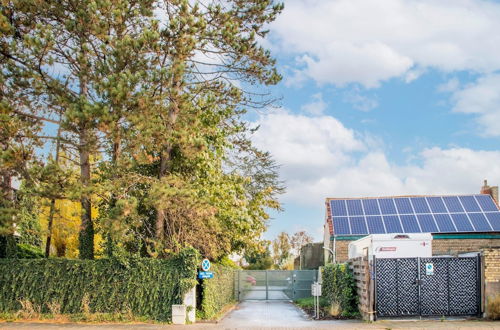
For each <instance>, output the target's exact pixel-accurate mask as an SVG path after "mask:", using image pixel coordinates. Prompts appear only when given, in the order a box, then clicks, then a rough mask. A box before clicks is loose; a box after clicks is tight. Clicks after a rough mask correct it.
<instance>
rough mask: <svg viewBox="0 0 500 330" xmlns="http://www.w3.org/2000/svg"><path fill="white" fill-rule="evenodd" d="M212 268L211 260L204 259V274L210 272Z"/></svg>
mask: <svg viewBox="0 0 500 330" xmlns="http://www.w3.org/2000/svg"><path fill="white" fill-rule="evenodd" d="M210 266H211V265H210V260H208V259H207V258H205V259H203V261H202V262H201V269H202V270H203V271H204V272H208V271H209V270H210Z"/></svg>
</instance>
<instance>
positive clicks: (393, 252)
mask: <svg viewBox="0 0 500 330" xmlns="http://www.w3.org/2000/svg"><path fill="white" fill-rule="evenodd" d="M348 256H349V259H352V258H357V257H362V256H368V257H369V258H370V259H372V258H373V256H375V258H415V257H421V258H428V257H432V235H431V234H430V233H418V234H397V233H395V234H372V235H368V236H366V237H363V238H361V239H358V240H356V241H354V242H351V243H349V252H348Z"/></svg>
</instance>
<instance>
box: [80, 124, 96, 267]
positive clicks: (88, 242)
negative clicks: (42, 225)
mask: <svg viewBox="0 0 500 330" xmlns="http://www.w3.org/2000/svg"><path fill="white" fill-rule="evenodd" d="M80 144H81V145H80V148H79V149H80V150H79V152H80V181H81V183H82V189H84V192H83V193H82V197H81V199H80V203H81V206H82V212H81V226H80V235H79V250H80V259H94V224H93V223H92V205H91V201H90V196H89V192H88V191H85V190H86V189H88V188H89V186H90V152H89V151H88V149H87V148H88V136H87V132H86V130H85V129H82V131H81V132H80Z"/></svg>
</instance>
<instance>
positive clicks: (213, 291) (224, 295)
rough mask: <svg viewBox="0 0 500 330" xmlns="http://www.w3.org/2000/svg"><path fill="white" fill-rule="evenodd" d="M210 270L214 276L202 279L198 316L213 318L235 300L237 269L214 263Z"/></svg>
mask: <svg viewBox="0 0 500 330" xmlns="http://www.w3.org/2000/svg"><path fill="white" fill-rule="evenodd" d="M210 271H213V272H214V278H211V279H206V280H202V281H200V282H201V288H200V291H201V292H200V298H201V302H200V303H199V304H198V307H199V312H198V317H200V318H202V319H213V318H215V317H216V316H217V315H218V314H219V313H220V312H221V311H222V310H223V309H224V307H226V306H227V305H229V304H232V303H234V302H235V300H236V299H235V296H234V291H235V287H234V285H235V272H236V269H234V268H230V267H225V266H221V265H216V264H212V266H211V269H210Z"/></svg>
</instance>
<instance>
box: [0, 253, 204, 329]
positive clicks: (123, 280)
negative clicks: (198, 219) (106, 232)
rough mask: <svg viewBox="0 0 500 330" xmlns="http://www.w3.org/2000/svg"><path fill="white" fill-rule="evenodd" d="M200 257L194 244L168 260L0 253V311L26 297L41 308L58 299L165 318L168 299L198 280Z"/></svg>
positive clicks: (73, 308)
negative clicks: (12, 256) (2, 256)
mask: <svg viewBox="0 0 500 330" xmlns="http://www.w3.org/2000/svg"><path fill="white" fill-rule="evenodd" d="M198 259H199V258H198V254H197V252H196V251H195V250H193V249H187V250H184V251H182V252H181V253H180V254H179V255H177V256H175V257H174V258H172V259H169V260H158V259H132V260H127V261H126V262H123V261H122V262H118V261H113V260H108V259H100V260H95V261H93V260H69V259H32V260H27V259H0V312H13V311H17V310H19V309H21V304H20V301H22V300H28V301H30V302H31V303H32V304H33V305H34V306H37V307H39V308H41V312H42V313H48V312H49V309H48V304H50V303H57V304H60V306H61V312H62V313H70V314H72V313H82V312H84V311H86V310H87V311H88V312H91V313H115V312H132V313H133V314H134V315H135V316H140V317H146V318H149V319H154V320H161V321H168V320H170V319H171V314H172V313H171V312H172V310H171V305H172V304H178V303H180V302H181V296H182V294H183V293H185V292H186V291H187V290H188V289H189V288H190V287H192V286H193V285H194V284H195V283H196V282H195V281H196V280H195V276H196V265H197V264H198ZM84 301H88V308H86V306H84V305H85V303H84Z"/></svg>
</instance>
